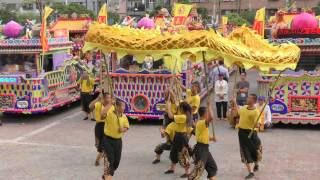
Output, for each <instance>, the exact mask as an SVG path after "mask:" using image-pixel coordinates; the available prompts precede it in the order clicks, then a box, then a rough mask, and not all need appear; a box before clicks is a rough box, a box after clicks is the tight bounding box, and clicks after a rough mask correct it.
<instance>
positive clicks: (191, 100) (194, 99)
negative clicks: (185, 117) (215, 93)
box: [187, 89, 201, 114]
mask: <svg viewBox="0 0 320 180" xmlns="http://www.w3.org/2000/svg"><path fill="white" fill-rule="evenodd" d="M200 102H201V98H200V96H199V95H195V96H192V93H191V89H188V90H187V103H188V104H189V105H190V106H191V107H192V108H193V107H195V110H194V111H193V112H192V114H197V113H198V110H199V107H200Z"/></svg>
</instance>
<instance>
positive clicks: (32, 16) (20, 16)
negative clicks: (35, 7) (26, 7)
mask: <svg viewBox="0 0 320 180" xmlns="http://www.w3.org/2000/svg"><path fill="white" fill-rule="evenodd" d="M16 16H17V18H16V21H17V22H18V23H20V24H24V23H25V22H26V19H29V20H36V21H37V22H40V15H39V14H38V13H33V12H23V13H17V15H16Z"/></svg>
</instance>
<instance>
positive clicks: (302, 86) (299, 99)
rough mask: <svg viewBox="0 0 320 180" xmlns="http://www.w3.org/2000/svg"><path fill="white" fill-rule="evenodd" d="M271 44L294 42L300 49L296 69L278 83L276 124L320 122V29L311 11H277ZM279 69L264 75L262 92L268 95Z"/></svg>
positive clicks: (274, 106) (272, 103)
mask: <svg viewBox="0 0 320 180" xmlns="http://www.w3.org/2000/svg"><path fill="white" fill-rule="evenodd" d="M272 23H273V24H272V29H271V30H272V38H271V39H270V40H269V41H270V42H271V43H273V44H275V45H278V44H281V43H293V44H296V45H297V46H299V48H300V49H301V56H300V60H299V62H298V64H297V67H296V70H295V71H292V70H286V71H284V72H282V75H281V77H280V78H279V80H278V81H277V82H276V86H275V90H274V92H273V93H272V96H271V97H272V98H271V100H270V103H269V105H270V107H271V112H272V121H273V123H280V122H281V123H285V124H288V123H291V124H299V123H300V124H320V73H319V62H320V61H319V60H320V28H319V21H318V19H317V18H316V17H315V15H314V13H313V12H312V11H305V12H290V13H287V12H284V11H278V12H277V14H276V16H275V17H274V21H273V22H272ZM278 73H279V71H278V72H277V71H273V72H271V73H270V74H262V75H261V79H260V80H259V81H258V83H259V93H260V94H262V95H266V94H267V93H269V92H270V89H271V87H272V85H273V83H274V82H275V79H276V76H277V74H278Z"/></svg>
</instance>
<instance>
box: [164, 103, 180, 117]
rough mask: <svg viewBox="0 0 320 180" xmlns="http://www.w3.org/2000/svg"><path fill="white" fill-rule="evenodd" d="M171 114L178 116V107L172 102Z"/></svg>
mask: <svg viewBox="0 0 320 180" xmlns="http://www.w3.org/2000/svg"><path fill="white" fill-rule="evenodd" d="M166 112H168V108H167V106H166ZM171 112H172V114H177V113H178V107H177V105H176V104H175V103H172V102H171Z"/></svg>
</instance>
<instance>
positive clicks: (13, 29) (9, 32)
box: [3, 21, 23, 38]
mask: <svg viewBox="0 0 320 180" xmlns="http://www.w3.org/2000/svg"><path fill="white" fill-rule="evenodd" d="M22 29H23V27H22V26H21V25H20V24H18V23H16V22H15V21H10V22H8V23H7V24H6V25H4V27H3V34H4V35H5V36H7V37H9V38H16V37H18V36H19V35H20V33H21V31H22Z"/></svg>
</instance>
